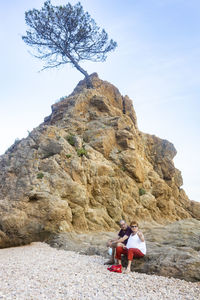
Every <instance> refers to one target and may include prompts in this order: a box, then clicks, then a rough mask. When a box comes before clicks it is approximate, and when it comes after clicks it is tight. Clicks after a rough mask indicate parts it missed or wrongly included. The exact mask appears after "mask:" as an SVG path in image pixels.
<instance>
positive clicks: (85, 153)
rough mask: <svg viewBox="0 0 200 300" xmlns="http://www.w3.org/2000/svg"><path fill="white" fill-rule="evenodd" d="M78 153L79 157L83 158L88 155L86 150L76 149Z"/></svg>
mask: <svg viewBox="0 0 200 300" xmlns="http://www.w3.org/2000/svg"><path fill="white" fill-rule="evenodd" d="M76 152H77V154H78V156H83V155H85V156H86V155H87V151H86V150H85V149H84V148H79V149H76Z"/></svg>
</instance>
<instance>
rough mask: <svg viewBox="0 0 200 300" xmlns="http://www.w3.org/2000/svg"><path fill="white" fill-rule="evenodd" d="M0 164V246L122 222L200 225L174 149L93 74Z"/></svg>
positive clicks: (197, 209) (198, 212) (126, 100)
mask: <svg viewBox="0 0 200 300" xmlns="http://www.w3.org/2000/svg"><path fill="white" fill-rule="evenodd" d="M91 79H92V82H93V88H92V89H87V88H86V86H85V82H84V81H82V82H80V83H79V84H78V86H77V87H76V89H75V90H74V92H73V93H72V94H71V95H70V96H69V97H67V98H65V99H64V100H62V101H60V102H59V103H56V104H54V105H53V106H52V114H51V115H50V116H49V117H47V118H45V121H44V123H43V124H41V125H40V126H39V127H37V128H35V129H34V130H33V131H32V132H31V133H30V134H29V136H28V137H27V138H26V139H23V140H21V141H19V142H18V143H16V144H14V145H13V146H11V147H10V148H9V149H8V150H7V152H6V153H5V154H4V155H2V156H1V157H0V246H1V247H5V246H10V245H19V244H22V243H28V242H30V241H35V240H43V239H44V238H45V237H46V236H47V235H48V234H49V233H52V232H58V233H59V232H69V231H73V230H75V231H77V232H86V231H103V230H114V229H116V228H117V222H118V221H119V220H120V219H122V218H124V219H126V220H127V222H129V221H131V220H132V219H137V220H141V219H142V220H147V221H156V222H158V223H166V222H171V221H175V220H180V219H184V218H196V219H200V205H199V203H196V202H192V201H190V200H189V199H188V197H187V195H186V194H185V192H184V191H183V190H182V189H181V188H180V187H181V185H182V177H181V173H180V171H179V170H177V169H176V168H175V167H174V164H173V161H172V159H173V157H174V156H175V154H176V150H175V148H174V146H173V145H172V144H171V143H170V142H168V141H166V140H162V139H160V138H157V137H155V136H151V135H148V134H144V133H142V132H140V131H139V130H138V128H137V119H136V114H135V111H134V109H133V106H132V102H131V100H130V99H129V98H128V97H127V96H126V97H122V95H121V94H120V93H119V91H118V89H117V88H116V87H114V86H113V85H111V84H110V83H108V82H105V81H102V80H100V79H99V78H98V76H97V74H93V75H91Z"/></svg>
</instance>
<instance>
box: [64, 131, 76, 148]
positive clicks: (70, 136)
mask: <svg viewBox="0 0 200 300" xmlns="http://www.w3.org/2000/svg"><path fill="white" fill-rule="evenodd" d="M65 139H66V140H67V141H68V143H69V144H70V145H72V146H74V145H75V140H74V134H71V133H70V134H69V135H68V136H66V137H65Z"/></svg>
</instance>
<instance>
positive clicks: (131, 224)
mask: <svg viewBox="0 0 200 300" xmlns="http://www.w3.org/2000/svg"><path fill="white" fill-rule="evenodd" d="M130 227H131V230H132V231H133V232H137V231H138V222H136V221H132V222H131V223H130Z"/></svg>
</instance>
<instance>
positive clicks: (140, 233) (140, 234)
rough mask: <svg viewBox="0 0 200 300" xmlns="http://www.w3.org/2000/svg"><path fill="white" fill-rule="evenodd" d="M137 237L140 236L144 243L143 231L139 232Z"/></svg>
mask: <svg viewBox="0 0 200 300" xmlns="http://www.w3.org/2000/svg"><path fill="white" fill-rule="evenodd" d="M137 235H138V236H139V238H140V240H141V241H142V242H144V235H143V233H142V232H141V231H138V232H137Z"/></svg>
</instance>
